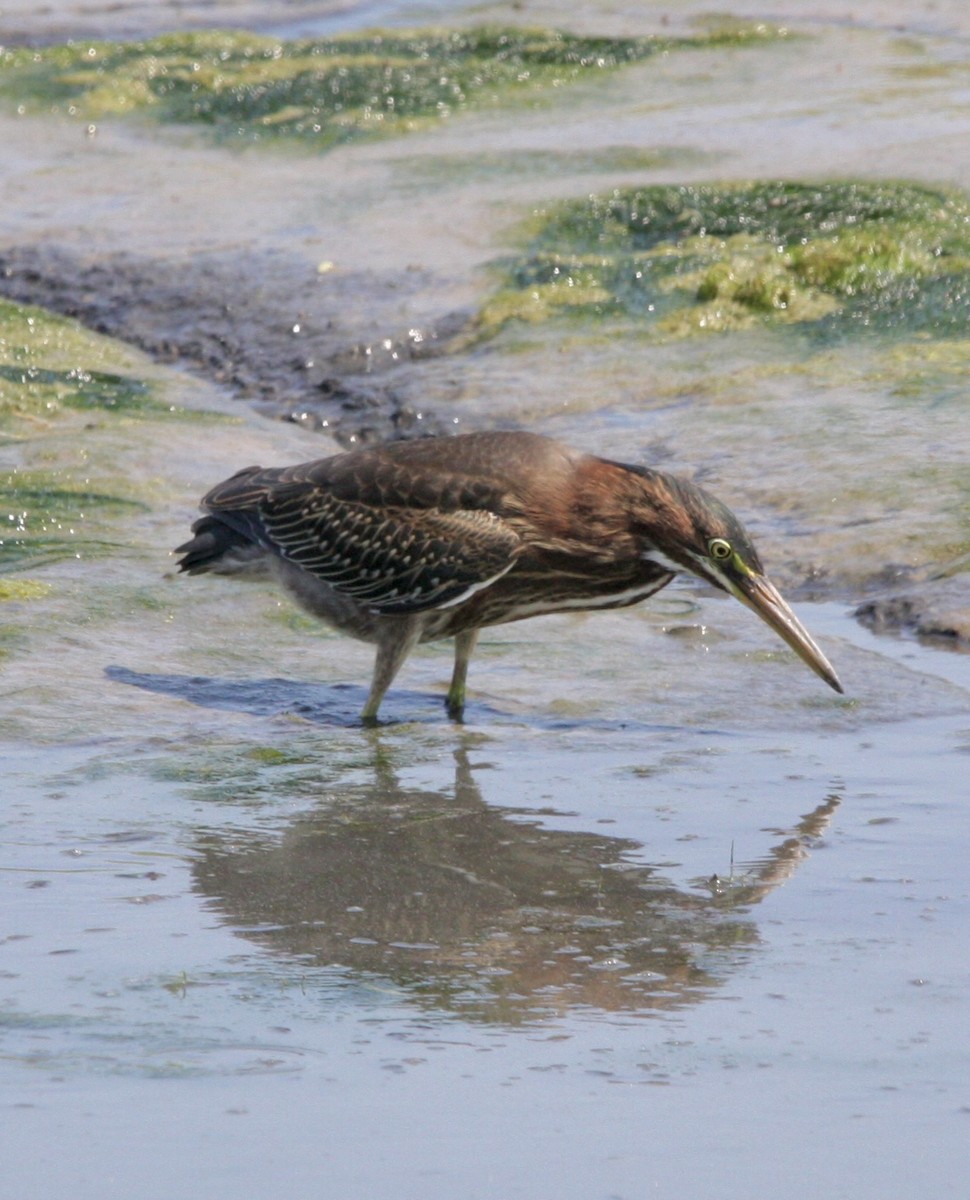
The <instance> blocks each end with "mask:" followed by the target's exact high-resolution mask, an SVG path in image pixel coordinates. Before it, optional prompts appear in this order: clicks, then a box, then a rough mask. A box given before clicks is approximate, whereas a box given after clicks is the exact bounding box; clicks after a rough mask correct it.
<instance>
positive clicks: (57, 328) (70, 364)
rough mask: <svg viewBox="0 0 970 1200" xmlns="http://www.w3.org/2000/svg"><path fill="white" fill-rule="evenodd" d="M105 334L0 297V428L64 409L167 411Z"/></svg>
mask: <svg viewBox="0 0 970 1200" xmlns="http://www.w3.org/2000/svg"><path fill="white" fill-rule="evenodd" d="M127 365H128V364H127V360H126V356H125V355H124V354H123V352H122V351H121V350H120V349H119V348H118V346H117V345H116V344H114V343H112V342H110V341H108V339H107V338H101V337H98V336H97V335H96V334H92V333H91V332H90V331H89V330H86V329H84V328H83V326H81V325H79V324H78V323H77V322H76V321H72V320H70V319H68V318H66V317H59V316H56V315H55V314H54V313H50V312H47V311H46V310H44V309H40V308H34V307H29V306H23V305H18V304H13V303H10V302H8V301H3V300H0V431H4V430H11V429H16V428H18V427H21V428H22V427H23V425H24V424H25V423H26V424H30V425H34V426H36V424H37V422H38V421H39V420H41V421H43V420H49V419H53V418H55V417H56V416H57V415H58V414H59V413H62V412H64V411H65V410H71V411H77V412H88V413H90V412H95V411H104V412H108V411H111V412H118V413H126V414H129V415H136V414H147V413H160V412H166V411H168V410H167V408H166V406H165V405H163V404H162V403H161V402H160V401H158V399H157V398H156V397H155V396H154V394H153V392H152V389H151V387H150V385H149V384H147V383H146V382H145V381H144V380H142V379H140V378H138V377H137V376H136V375H134V374H133V373H131V372H128V371H126V370H124V368H125V367H126V366H127Z"/></svg>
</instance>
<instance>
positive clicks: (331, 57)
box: [0, 24, 785, 149]
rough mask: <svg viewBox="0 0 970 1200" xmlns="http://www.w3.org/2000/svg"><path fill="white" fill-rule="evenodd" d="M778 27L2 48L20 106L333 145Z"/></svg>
mask: <svg viewBox="0 0 970 1200" xmlns="http://www.w3.org/2000/svg"><path fill="white" fill-rule="evenodd" d="M783 36H785V32H784V31H783V30H781V29H775V28H771V27H769V26H765V25H756V24H752V25H745V24H737V25H730V26H718V27H715V28H711V29H707V30H704V31H700V32H698V33H697V34H696V35H694V36H690V37H681V38H655V37H645V38H603V37H580V36H574V35H571V34H567V33H561V32H555V31H549V30H535V29H504V28H495V27H486V28H479V29H471V30H463V31H442V30H432V31H405V32H398V31H393V32H380V33H370V34H366V35H348V36H345V37H336V38H331V39H326V40H312V41H307V40H302V41H291V42H282V41H279V40H277V39H274V38H267V37H258V36H255V35H251V34H242V33H229V32H216V33H191V34H175V35H168V36H164V37H157V38H153V39H151V40H149V41H143V42H132V43H111V42H78V43H70V44H68V45H61V46H52V47H47V48H42V49H8V50H4V51H3V53H2V55H0V94H2V95H5V96H6V97H8V98H9V99H10V100H12V101H13V102H15V103H16V104H18V106H20V107H21V109H22V110H23V111H27V110H28V109H31V110H33V111H44V110H46V111H57V112H60V113H67V114H68V115H70V116H75V117H78V118H80V119H82V120H87V121H96V120H100V119H102V118H104V117H107V116H119V115H126V114H131V113H144V114H150V115H151V116H152V117H154V118H155V119H157V120H159V121H166V122H175V123H180V124H194V125H203V126H207V127H210V128H213V129H214V130H216V131H217V132H219V133H220V134H223V135H226V136H230V137H241V138H244V139H247V140H265V139H279V138H291V139H298V140H300V141H302V142H304V143H308V144H310V145H312V146H314V147H317V148H320V149H327V148H329V147H331V146H333V145H336V144H338V143H341V142H345V141H348V140H351V139H353V138H357V137H360V136H366V135H374V134H383V133H400V132H406V131H407V130H409V129H413V128H415V127H417V126H419V125H421V124H424V123H428V122H433V121H437V120H441V119H442V118H447V117H449V116H451V115H452V114H454V113H456V112H461V111H463V110H465V109H468V108H471V107H476V106H483V105H488V104H496V103H501V102H504V101H505V100H506V99H507V98H511V97H522V98H528V97H537V96H541V95H544V94H548V95H557V94H558V89H561V88H562V87H563V85H564V84H569V83H573V82H576V81H579V80H581V79H584V78H595V77H597V76H600V75H603V74H604V73H606V72H608V71H612V70H615V69H616V68H619V67H622V66H624V65H626V64H629V63H635V62H642V61H644V60H645V59H648V58H650V57H652V56H654V55H656V54H660V53H669V52H671V51H674V50H677V49H702V48H710V47H719V46H745V45H752V44H758V43H762V42H765V41H770V40H772V39H775V38H779V37H783Z"/></svg>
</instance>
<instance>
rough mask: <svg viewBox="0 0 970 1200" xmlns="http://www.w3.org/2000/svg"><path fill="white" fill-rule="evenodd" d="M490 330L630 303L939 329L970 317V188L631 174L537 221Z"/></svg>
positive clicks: (814, 328)
mask: <svg viewBox="0 0 970 1200" xmlns="http://www.w3.org/2000/svg"><path fill="white" fill-rule="evenodd" d="M525 237H526V241H527V244H526V248H525V250H524V252H523V253H522V254H521V255H518V256H516V257H514V258H512V259H510V260H507V261H506V262H503V263H501V264H499V271H500V274H501V285H500V287H499V289H498V291H497V292H496V294H495V295H494V296H493V297H492V298H491V300H490V301H489V302H488V303H487V304H486V305H485V306H484V308H483V310H482V313H481V315H480V318H479V322H478V332H479V334H480V335H482V336H490V335H491V334H493V333H495V332H497V330H498V329H499V328H501V327H502V326H503V325H505V324H506V323H507V322H508V321H510V320H513V319H518V320H522V321H542V320H546V319H548V318H549V317H550V316H552V315H554V314H566V313H570V314H573V315H577V316H582V317H584V318H588V317H602V316H609V315H622V316H625V317H627V318H633V319H634V320H635V321H638V322H640V323H641V324H642V325H643V327H644V329H649V330H651V331H652V332H653V333H655V334H656V335H657V336H660V337H666V338H677V337H686V336H690V335H693V334H696V333H701V332H724V331H728V330H737V329H748V328H751V327H753V326H771V325H780V324H784V325H789V326H798V327H799V328H800V329H802V330H805V331H810V332H812V333H815V334H817V335H818V336H820V337H822V338H824V339H826V340H838V339H841V338H842V337H844V336H846V335H847V334H850V335H851V334H853V333H857V332H861V331H863V330H875V331H887V332H892V333H894V334H903V335H904V336H905V335H910V336H914V335H918V336H923V337H932V338H947V337H957V338H962V337H965V336H966V330H967V328H968V325H970V204H968V202H967V199H966V197H964V196H962V195H960V194H957V193H951V192H946V191H943V190H936V189H931V188H925V187H921V186H918V185H913V184H906V183H868V182H835V183H821V184H800V183H789V182H762V183H749V184H727V185H716V184H703V185H684V186H654V187H645V188H637V189H629V190H623V189H616V190H613V191H611V192H609V193H606V194H603V195H593V196H589V197H586V198H584V199H583V200H579V201H567V202H565V203H563V204H560V205H557V206H556V207H554V208H552V209H550V210H548V211H546V212H545V213H543V214H541V215H540V216H538V217H537V218H535V219H534V220H533V221H532V222H531V223H530V228H529V229H528V230H527V231H526V235H525Z"/></svg>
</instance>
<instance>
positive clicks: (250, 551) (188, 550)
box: [174, 513, 267, 576]
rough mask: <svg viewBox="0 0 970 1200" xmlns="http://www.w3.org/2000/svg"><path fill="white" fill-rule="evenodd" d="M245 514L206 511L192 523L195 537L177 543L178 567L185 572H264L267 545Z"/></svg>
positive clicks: (222, 573) (258, 574) (200, 573)
mask: <svg viewBox="0 0 970 1200" xmlns="http://www.w3.org/2000/svg"><path fill="white" fill-rule="evenodd" d="M246 517H247V514H245V513H209V514H207V515H206V516H204V517H201V518H200V519H199V520H198V521H196V523H195V524H194V525H193V526H192V533H193V534H194V537H192V538H190V539H189V541H187V542H185V543H184V544H183V545H181V546H178V547H177V548H176V550H175V551H174V553H175V554H181V555H182V557H181V558H180V559H179V563H178V569H179V570H180V571H183V572H184V573H185V574H186V575H203V574H205V573H206V572H208V571H211V572H213V573H214V574H216V575H239V574H246V575H250V576H261V575H264V574H265V573H266V572H265V569H262V570H261V569H260V566H261V564H264V563H265V559H266V555H267V547H266V545H265V544H264V543H263V542H262V541H261V539H260V538H259V537H258V533H257V531H256V530H255V529H254V528H253V527H252V523H251V521H249V520H247V519H246Z"/></svg>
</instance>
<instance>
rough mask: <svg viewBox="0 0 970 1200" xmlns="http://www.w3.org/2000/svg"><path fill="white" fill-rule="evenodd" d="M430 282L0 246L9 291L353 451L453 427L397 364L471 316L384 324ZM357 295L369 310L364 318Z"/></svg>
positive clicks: (279, 262) (220, 260) (275, 264)
mask: <svg viewBox="0 0 970 1200" xmlns="http://www.w3.org/2000/svg"><path fill="white" fill-rule="evenodd" d="M415 274H417V273H415ZM426 285H427V280H426V279H423V278H421V279H418V278H415V277H414V276H411V277H408V275H406V274H402V275H400V276H398V277H396V278H395V279H394V280H393V281H392V280H389V279H388V278H386V277H384V278H378V277H376V276H375V275H369V276H368V275H367V274H366V273H362V272H353V271H349V272H337V273H334V275H333V276H332V277H330V278H328V280H327V287H326V288H325V289H324V288H321V287H320V286H319V281H318V278H317V276H316V274H315V273H313V272H311V270H310V269H309V268H308V267H307V266H306V264H305V263H302V262H300V261H298V260H292V261H289V262H287V261H285V260H284V259H283V258H282V256H281V255H278V254H277V255H270V254H262V255H261V254H244V255H238V254H233V255H223V256H217V255H208V256H205V255H204V256H201V257H195V258H193V259H191V260H189V261H184V260H182V261H178V262H170V261H165V260H159V259H149V258H142V259H139V258H136V257H134V256H132V255H127V254H120V255H113V256H107V257H105V256H102V255H99V256H98V257H97V258H96V259H92V258H91V257H90V256H89V257H82V256H81V255H80V254H79V253H78V252H76V251H74V250H72V249H70V248H66V247H60V246H23V247H8V248H6V249H4V250H2V251H0V293H2V294H3V295H5V296H7V297H8V298H9V299H11V300H16V301H18V302H20V303H24V304H34V305H38V306H40V307H42V308H47V309H50V310H51V311H53V312H56V313H60V314H62V315H64V316H68V317H74V318H76V319H77V320H79V321H81V322H83V324H85V325H87V326H88V327H89V328H90V329H93V330H95V331H96V332H98V333H103V334H107V335H108V336H110V337H115V338H119V339H120V340H122V341H125V342H128V343H130V344H131V345H133V346H137V347H138V348H139V349H141V350H144V351H146V352H147V353H149V354H150V355H152V357H153V358H155V359H156V360H157V361H158V362H162V363H171V364H178V365H179V366H183V367H186V368H188V369H190V370H192V371H193V372H195V373H197V374H198V375H200V376H201V377H203V378H205V379H209V380H211V381H212V382H214V383H217V384H219V385H220V386H222V387H224V388H226V389H228V390H229V391H231V393H232V394H233V395H235V396H236V397H238V398H239V399H241V400H246V401H250V402H252V403H254V404H256V405H257V407H258V408H259V410H260V411H261V412H263V413H265V414H266V415H269V416H274V417H278V418H280V419H283V420H288V421H296V422H298V423H300V424H303V425H306V426H308V427H309V428H317V429H326V430H327V431H328V432H329V433H330V434H332V435H333V436H334V437H335V438H336V439H337V441H338V442H340V443H341V444H342V445H344V446H347V447H349V446H352V445H364V444H368V443H371V442H376V441H386V440H388V439H391V438H405V437H427V436H433V435H439V434H443V433H447V432H449V431H450V430H452V429H453V424H452V422H451V421H450V420H449V417H448V415H447V414H443V413H442V414H439V413H435V412H431V411H427V410H425V409H417V408H416V407H415V406H414V405H413V404H412V403H410V402H409V401H408V400H407V399H403V398H402V397H401V396H400V395H399V394H398V392H397V390H396V387H395V378H394V370H395V368H396V367H398V366H399V365H401V364H402V363H406V362H408V361H412V360H415V359H423V358H428V357H430V356H432V355H435V354H439V353H442V352H443V350H444V348H445V347H446V346H447V344H448V342H449V340H450V339H451V338H453V337H455V336H456V335H458V334H459V333H460V332H461V330H462V329H463V328H464V327H465V325H466V323H467V320H468V315H467V314H464V313H461V312H452V313H444V314H442V317H441V319H440V321H438V322H436V323H433V324H431V325H429V326H425V327H422V328H415V327H411V328H405V329H401V330H399V332H398V334H397V336H390V337H389V336H387V334H386V333H385V332H383V331H384V330H386V329H387V328H388V325H386V324H385V323H384V321H383V320H382V315H383V313H382V310H383V309H384V308H387V307H389V306H390V303H393V305H394V307H395V309H396V308H397V306H398V305H399V304H400V303H401V299H402V295H403V296H404V297H406V296H407V293H408V291H409V290H411V291H414V290H416V289H417V288H418V287H423V286H426ZM389 295H390V296H392V297H393V301H392V302H389V301H388V300H387V297H388V296H389ZM362 297H366V301H365V306H366V307H367V308H368V309H369V311H370V319H369V320H368V319H367V318H365V317H363V316H362V319H361V320H360V321H359V322H356V321H355V320H354V314H355V313H359V311H360V309H361V307H362ZM382 297H383V298H384V299H383V300H382ZM390 321H393V318H389V322H390Z"/></svg>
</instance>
